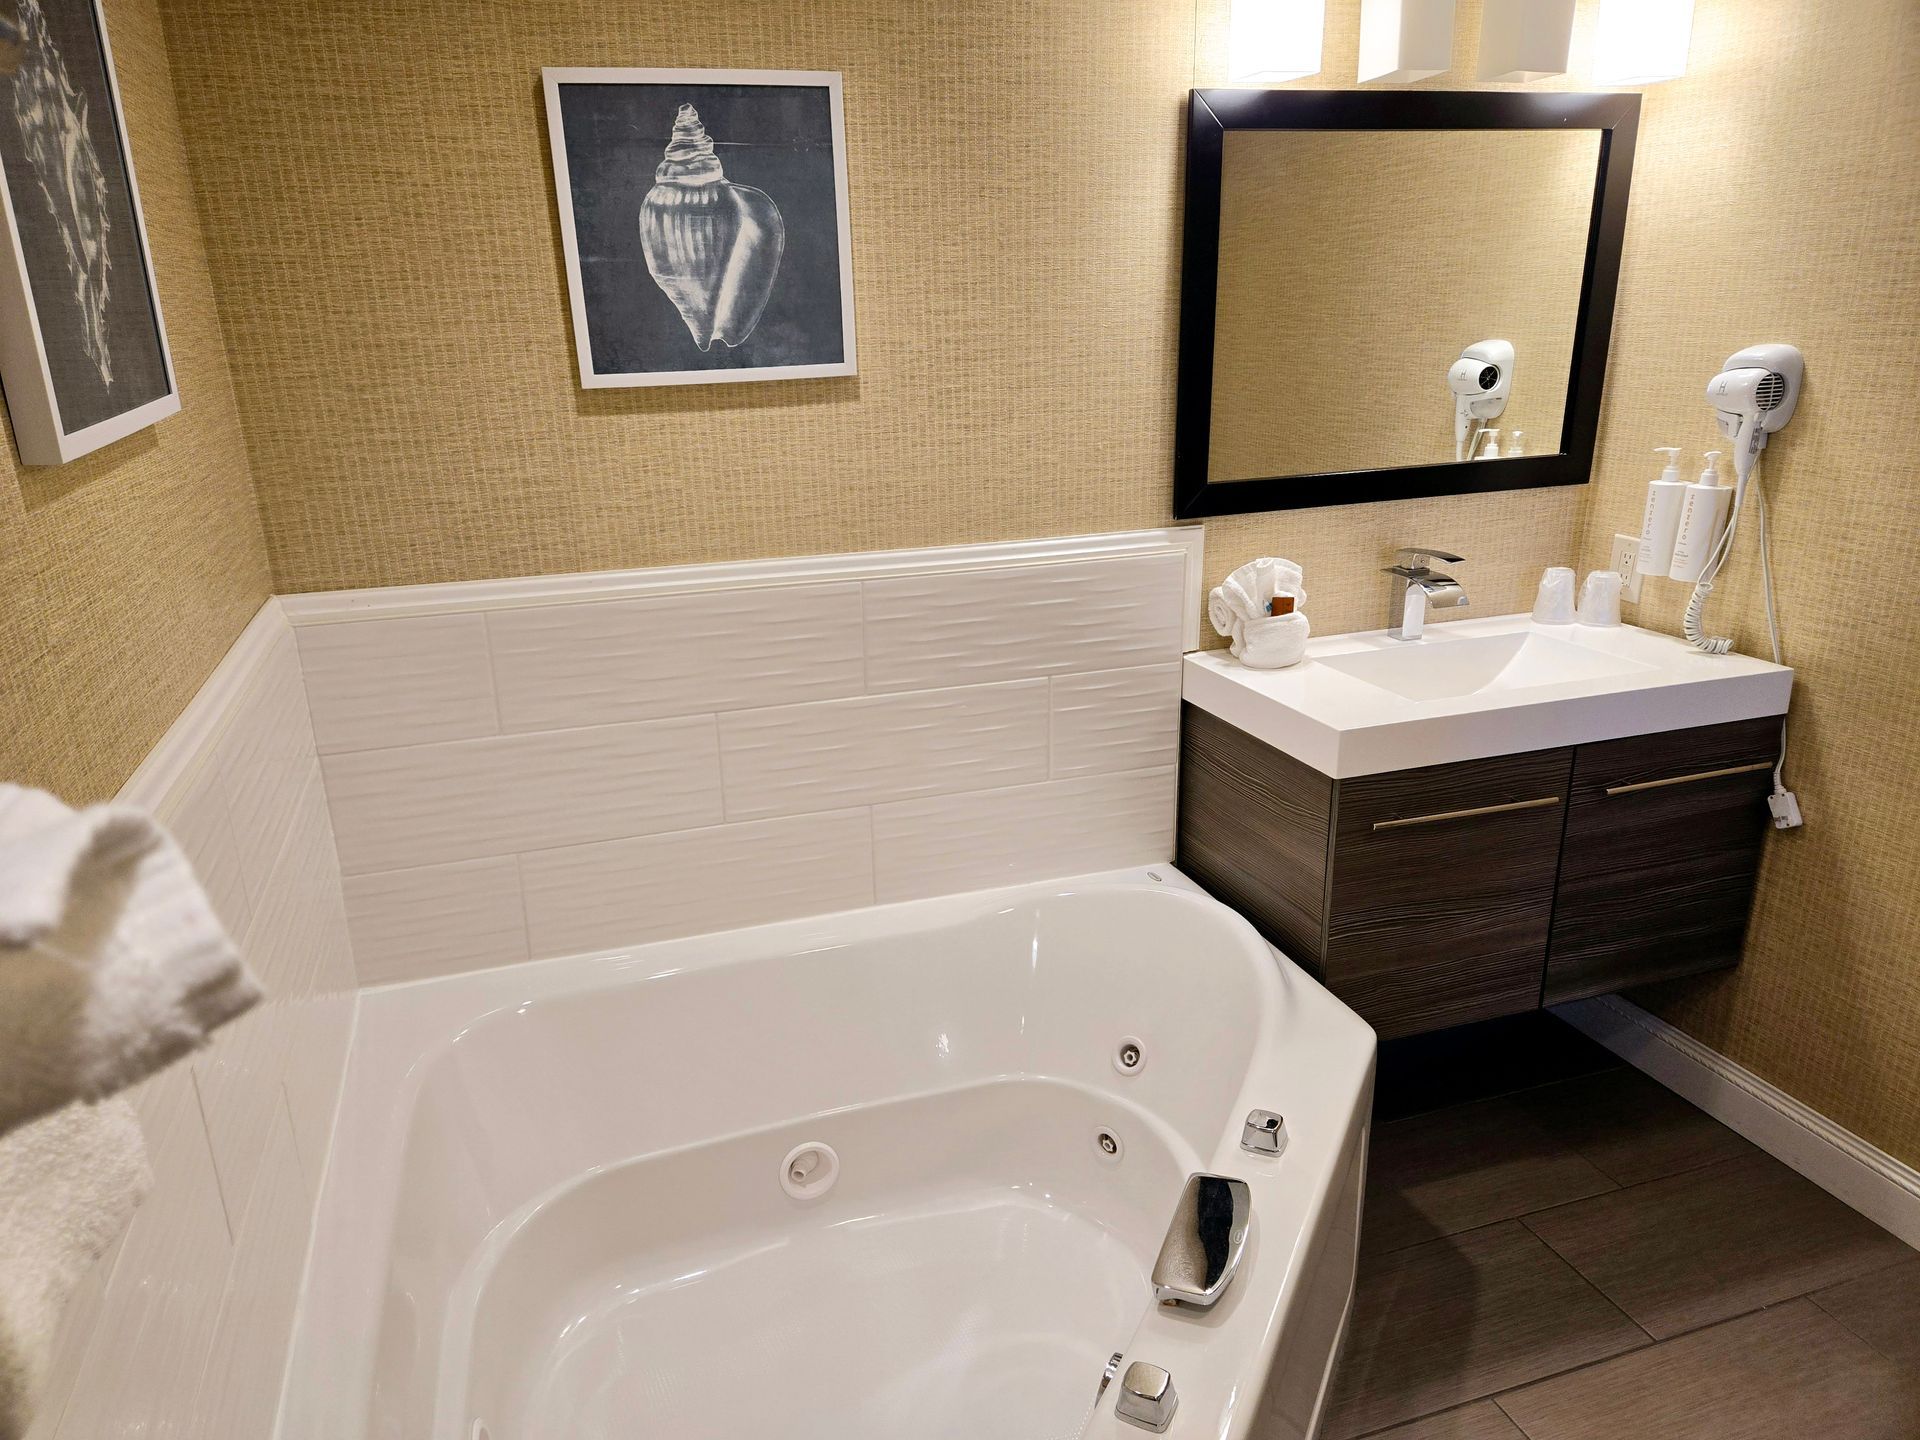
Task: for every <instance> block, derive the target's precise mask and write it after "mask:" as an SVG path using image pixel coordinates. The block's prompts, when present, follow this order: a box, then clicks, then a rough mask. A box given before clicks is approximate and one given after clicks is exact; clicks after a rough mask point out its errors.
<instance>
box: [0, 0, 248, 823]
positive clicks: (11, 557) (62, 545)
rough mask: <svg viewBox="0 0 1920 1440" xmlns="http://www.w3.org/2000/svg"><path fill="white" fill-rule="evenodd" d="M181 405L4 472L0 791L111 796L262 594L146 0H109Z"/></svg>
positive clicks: (168, 83) (223, 369) (236, 429)
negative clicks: (81, 454) (51, 459)
mask: <svg viewBox="0 0 1920 1440" xmlns="http://www.w3.org/2000/svg"><path fill="white" fill-rule="evenodd" d="M106 15H107V28H108V33H109V35H110V36H111V38H112V41H113V47H114V56H115V59H116V60H117V61H118V68H119V76H120V94H121V100H122V103H123V104H124V106H125V108H126V113H127V124H128V128H129V131H130V132H131V144H132V149H133V158H134V165H135V167H136V168H137V170H138V172H139V177H140V198H141V201H142V202H143V204H144V206H145V209H146V215H147V235H148V239H149V241H150V243H151V246H152V250H153V264H154V270H155V273H156V274H157V276H158V277H159V285H160V301H161V304H162V306H163V307H164V308H165V312H166V319H167V335H168V338H169V340H170V341H171V342H172V346H173V360H174V368H175V370H176V372H177V374H178V379H179V384H180V393H181V397H182V401H183V406H182V409H181V412H180V413H179V414H178V415H175V416H173V417H172V418H170V419H168V420H164V421H162V422H161V423H160V424H159V425H158V426H157V427H154V428H151V429H147V430H143V431H141V432H140V433H139V434H138V435H135V436H133V437H131V438H129V439H126V440H122V441H120V442H119V443H118V444H115V445H110V446H108V447H107V448H106V449H104V450H97V451H95V452H94V453H93V454H91V455H89V456H87V457H85V458H84V459H81V460H77V461H74V462H72V463H71V464H67V465H61V466H57V467H35V468H32V469H23V468H21V466H20V464H19V461H18V455H17V452H16V451H15V450H14V447H13V443H12V436H11V432H9V434H8V436H7V438H6V441H5V445H4V454H5V465H4V473H0V779H5V780H12V781H19V782H22V783H26V784H32V785H40V786H45V787H48V788H50V789H52V790H54V791H56V792H58V793H59V794H61V795H63V796H65V797H66V798H67V799H69V800H71V801H75V802H86V801H93V800H99V799H104V798H106V797H107V796H110V795H112V794H113V792H114V791H115V790H117V789H119V787H120V785H121V782H123V781H124V780H125V779H126V778H127V776H128V775H129V774H131V773H132V771H133V767H134V766H135V765H137V764H138V763H139V762H140V761H141V760H142V759H143V758H144V757H145V756H146V753H147V751H148V750H149V749H151V748H152V746H153V743H154V742H155V741H156V740H158V739H159V738H160V736H161V735H162V734H163V733H164V732H165V730H166V728H167V726H169V725H171V724H172V723H173V721H174V718H175V716H177V715H178V714H179V712H180V710H181V708H182V707H183V706H184V705H185V704H186V703H187V701H188V700H189V699H191V698H192V696H193V693H194V691H196V690H197V689H199V688H200V683H201V682H202V681H203V680H205V679H206V677H207V675H208V673H209V672H210V671H211V670H212V669H213V667H214V665H215V664H216V663H217V662H218V661H219V659H220V657H221V656H222V655H223V654H225V653H226V650H227V647H228V646H229V645H230V644H231V643H232V642H233V639H234V637H235V636H236V635H238V634H239V633H240V631H241V629H242V627H244V626H245V625H246V623H247V621H248V620H249V619H250V618H251V617H252V615H253V613H254V611H255V610H257V609H258V608H259V607H260V603H261V602H262V601H263V600H265V599H266V597H267V591H268V586H267V556H266V548H265V545H264V543H263V541H262V537H261V532H260V521H259V516H258V513H257V511H256V508H255V505H254V495H253V486H252V483H251V480H250V479H249V476H248V473H247V458H246V447H245V445H244V443H243V441H242V438H241V433H240V421H239V416H238V413H237V411H236V409H235V405H234V397H233V389H232V385H231V382H230V380H229V378H228V373H227V361H226V353H225V351H224V349H223V348H222V343H221V332H220V322H219V316H218V314H217V312H216V311H215V309H214V301H213V293H212V289H211V287H210V285H209V281H208V275H207V263H206V251H205V247H204V245H203V243H202V240H201V233H200V225H199V220H198V217H197V215H196V211H195V202H194V192H193V187H192V185H191V183H190V181H189V179H188V172H187V160H186V153H185V150H184V148H183V146H182V144H181V137H180V127H179V121H178V117H177V116H176V114H175V110H174V103H173V79H172V76H171V74H170V73H169V71H168V66H167V55H166V50H165V48H164V45H163V43H162V30H161V23H160V16H159V12H158V10H157V8H156V6H155V5H154V3H153V0H108V3H107V6H106Z"/></svg>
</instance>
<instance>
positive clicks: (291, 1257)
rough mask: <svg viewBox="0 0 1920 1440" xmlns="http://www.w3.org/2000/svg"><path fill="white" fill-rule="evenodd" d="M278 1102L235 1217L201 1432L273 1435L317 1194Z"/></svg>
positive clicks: (229, 1437)
mask: <svg viewBox="0 0 1920 1440" xmlns="http://www.w3.org/2000/svg"><path fill="white" fill-rule="evenodd" d="M274 1098H275V1100H276V1102H278V1103H276V1104H275V1105H274V1108H273V1114H272V1116H271V1125H270V1126H269V1129H268V1133H267V1137H266V1149H265V1155H264V1159H263V1162H262V1166H261V1171H262V1175H261V1181H260V1183H259V1184H258V1185H257V1186H255V1187H254V1193H253V1197H252V1200H251V1203H249V1204H248V1206H247V1209H246V1212H245V1214H243V1215H241V1216H239V1217H237V1218H236V1220H235V1222H234V1223H235V1233H234V1241H233V1260H232V1263H231V1264H230V1265H229V1267H228V1274H227V1284H226V1293H225V1295H224V1296H223V1298H222V1302H221V1307H220V1313H219V1315H218V1317H217V1318H216V1320H215V1322H214V1330H213V1344H212V1348H211V1350H210V1351H209V1353H208V1356H207V1368H206V1374H205V1376H204V1377H203V1379H202V1381H201V1385H200V1401H199V1405H198V1407H197V1410H198V1421H199V1425H198V1428H197V1429H196V1430H195V1431H193V1432H192V1433H193V1434H195V1435H196V1436H208V1437H219V1440H240V1437H242V1436H255V1437H261V1440H264V1437H268V1436H271V1435H272V1434H273V1425H274V1420H275V1419H276V1417H277V1415H278V1413H279V1409H280V1387H281V1382H282V1380H283V1378H284V1376H285V1373H286V1362H287V1348H288V1346H289V1345H290V1344H291V1342H292V1339H293V1331H292V1326H291V1325H290V1324H289V1323H288V1321H289V1318H290V1317H291V1316H292V1315H293V1312H294V1309H295V1306H296V1305H297V1304H298V1302H299V1298H300V1276H301V1272H302V1271H303V1270H304V1269H305V1268H306V1260H307V1249H308V1245H309V1242H310V1239H311V1233H312V1229H313V1201H312V1199H311V1197H310V1195H309V1193H308V1189H307V1185H306V1182H305V1179H304V1177H303V1175H302V1173H301V1169H300V1163H299V1158H298V1155H297V1152H296V1150H295V1147H294V1138H293V1127H292V1123H291V1121H290V1119H289V1117H288V1114H287V1108H286V1105H285V1103H284V1101H282V1100H281V1097H280V1095H279V1093H278V1091H277V1090H276V1092H275V1096H274Z"/></svg>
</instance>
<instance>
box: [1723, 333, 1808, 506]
mask: <svg viewBox="0 0 1920 1440" xmlns="http://www.w3.org/2000/svg"><path fill="white" fill-rule="evenodd" d="M1806 370H1807V366H1806V361H1805V360H1803V359H1802V358H1801V356H1800V351H1799V350H1798V349H1796V348H1795V347H1794V346H1792V345H1750V346H1748V347H1747V348H1746V349H1745V350H1741V351H1737V352H1736V353H1734V354H1732V355H1729V356H1728V357H1727V363H1726V364H1724V365H1722V366H1721V367H1720V373H1719V374H1718V375H1716V376H1714V377H1713V379H1712V380H1710V381H1708V382H1707V403H1708V404H1709V405H1711V406H1713V408H1714V409H1715V410H1717V411H1718V412H1719V417H1720V433H1721V434H1722V435H1724V436H1726V437H1727V439H1729V440H1731V441H1732V442H1733V476H1734V495H1733V508H1734V511H1735V513H1736V514H1737V513H1738V512H1739V509H1740V500H1741V497H1742V496H1743V495H1744V493H1745V491H1746V488H1747V477H1748V476H1749V475H1751V474H1752V473H1753V464H1754V461H1756V460H1758V459H1759V458H1760V452H1761V451H1762V450H1764V449H1766V448H1767V437H1768V436H1769V435H1772V434H1774V433H1776V432H1777V431H1780V430H1784V429H1785V428H1786V424H1787V422H1788V421H1789V420H1791V419H1792V418H1793V410H1794V407H1795V406H1796V405H1798V404H1799V403H1800V381H1801V379H1802V378H1803V377H1804V376H1805V374H1806Z"/></svg>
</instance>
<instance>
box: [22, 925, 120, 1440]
mask: <svg viewBox="0 0 1920 1440" xmlns="http://www.w3.org/2000/svg"><path fill="white" fill-rule="evenodd" d="M3 963H5V962H4V960H0V964H3ZM152 1184H153V1172H152V1171H151V1170H150V1169H149V1168H148V1165H147V1153H146V1147H145V1145H144V1144H143V1143H142V1141H141V1138H140V1122H139V1120H138V1119H137V1118H135V1116H134V1113H133V1107H132V1106H131V1105H130V1104H128V1103H127V1101H126V1100H125V1099H113V1100H108V1101H106V1102H104V1103H102V1104H99V1105H69V1106H67V1107H66V1108H65V1109H62V1110H56V1111H55V1112H54V1113H53V1114H51V1115H46V1116H42V1117H41V1118H40V1119H38V1120H35V1121H34V1122H33V1123H32V1124H30V1125H23V1126H21V1127H20V1128H19V1129H18V1130H15V1131H14V1132H13V1133H12V1134H10V1135H3V1136H0V1440H19V1437H21V1436H24V1435H25V1434H26V1433H27V1430H28V1428H29V1426H30V1425H31V1424H32V1421H33V1412H34V1408H35V1404H36V1402H37V1399H38V1397H39V1394H40V1389H41V1386H42V1385H43V1384H44V1383H45V1380H46V1374H47V1367H48V1364H49V1362H50V1361H51V1360H52V1358H53V1344H54V1338H55V1336H56V1335H57V1334H58V1333H59V1328H60V1318H61V1316H62V1314H63V1313H64V1312H65V1310H66V1308H67V1302H68V1300H69V1299H70V1298H71V1297H72V1295H73V1291H74V1288H75V1287H76V1286H77V1285H79V1283H80V1282H81V1280H82V1279H84V1278H85V1276H86V1274H87V1271H88V1270H89V1269H90V1268H91V1267H92V1266H93V1264H94V1263H95V1262H96V1261H98V1259H99V1258H100V1256H101V1254H102V1253H103V1252H104V1251H105V1250H106V1248H107V1247H108V1246H109V1245H111V1244H112V1243H113V1240H114V1237H115V1236H116V1235H118V1234H119V1233H120V1231H121V1229H122V1228H123V1227H124V1226H125V1225H126V1223H127V1217H128V1216H129V1215H130V1214H131V1213H132V1212H133V1208H134V1206H136V1205H138V1204H139V1203H140V1201H141V1199H142V1197H144V1196H145V1195H146V1193H147V1191H148V1189H149V1188H151V1186H152Z"/></svg>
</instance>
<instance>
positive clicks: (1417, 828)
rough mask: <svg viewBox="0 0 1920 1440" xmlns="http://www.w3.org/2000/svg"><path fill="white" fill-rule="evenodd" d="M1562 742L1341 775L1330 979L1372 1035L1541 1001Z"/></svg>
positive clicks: (1560, 805) (1563, 775) (1566, 762)
mask: <svg viewBox="0 0 1920 1440" xmlns="http://www.w3.org/2000/svg"><path fill="white" fill-rule="evenodd" d="M1572 768H1573V752H1572V751H1571V750H1543V751H1536V752H1534V753H1531V754H1526V755H1506V756H1501V757H1499V758H1497V759H1492V760H1469V761H1465V762H1463V763H1460V764H1455V765H1435V766H1429V767H1426V768H1424V769H1419V770H1400V771H1395V772H1393V773H1391V774H1386V775H1368V776H1363V777H1361V778H1359V779H1355V780H1342V781H1340V782H1339V785H1338V786H1337V787H1336V793H1335V816H1334V826H1333V829H1334V841H1333V863H1332V873H1331V880H1330V886H1329V896H1328V898H1329V904H1328V906H1327V947H1326V956H1325V966H1324V971H1325V978H1326V983H1327V985H1328V987H1329V988H1330V989H1331V990H1332V991H1333V992H1334V993H1335V994H1336V995H1338V996H1339V997H1340V998H1341V999H1342V1000H1344V1001H1345V1002H1346V1003H1347V1004H1348V1005H1350V1006H1352V1007H1353V1008H1354V1009H1355V1010H1357V1011H1359V1013H1360V1014H1361V1015H1362V1016H1363V1017H1365V1019H1366V1020H1367V1021H1368V1023H1370V1024H1371V1025H1372V1026H1373V1027H1374V1029H1375V1030H1377V1031H1378V1032H1379V1033H1380V1037H1381V1038H1382V1039H1390V1038H1392V1037H1393V1036H1396V1035H1411V1034H1415V1033H1418V1032H1420V1031H1425V1030H1438V1029H1441V1028H1442V1027H1444V1026H1448V1025H1460V1024H1464V1023H1466V1022H1467V1021H1470V1020H1485V1019H1489V1018H1491V1017H1493V1016H1496V1015H1510V1014H1513V1013H1515V1012H1517V1011H1521V1010H1532V1009H1534V1008H1535V1007H1537V1006H1538V1005H1539V1003H1540V982H1541V973H1542V969H1543V967H1544V965H1545V963H1546V958H1547V936H1548V932H1549V930H1550V928H1551V924H1552V919H1553V892H1554V876H1555V872H1556V870H1557V867H1558V863H1559V858H1560V832H1561V829H1562V826H1563V823H1564V816H1565V810H1566V796H1567V786H1568V782H1569V779H1570V778H1571V771H1572Z"/></svg>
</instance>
